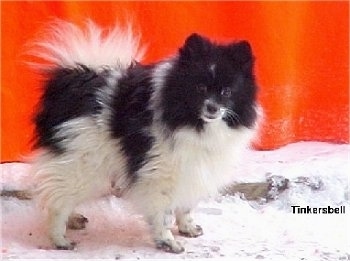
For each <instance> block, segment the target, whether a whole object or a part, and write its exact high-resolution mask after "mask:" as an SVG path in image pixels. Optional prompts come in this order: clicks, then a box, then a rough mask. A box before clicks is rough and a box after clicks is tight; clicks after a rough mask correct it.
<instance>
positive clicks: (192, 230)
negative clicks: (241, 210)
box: [179, 225, 203, 237]
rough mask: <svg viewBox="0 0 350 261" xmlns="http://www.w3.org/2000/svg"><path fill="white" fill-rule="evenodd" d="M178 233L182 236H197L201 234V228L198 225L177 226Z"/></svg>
mask: <svg viewBox="0 0 350 261" xmlns="http://www.w3.org/2000/svg"><path fill="white" fill-rule="evenodd" d="M179 234H180V235H181V236H184V237H199V236H201V235H203V229H202V227H201V226H199V225H195V226H186V227H185V228H181V227H179Z"/></svg>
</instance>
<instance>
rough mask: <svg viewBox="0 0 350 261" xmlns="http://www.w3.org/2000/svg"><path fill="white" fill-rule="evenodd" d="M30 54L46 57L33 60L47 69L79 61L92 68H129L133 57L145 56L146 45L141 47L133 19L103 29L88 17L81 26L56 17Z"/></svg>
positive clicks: (72, 64) (72, 66)
mask: <svg viewBox="0 0 350 261" xmlns="http://www.w3.org/2000/svg"><path fill="white" fill-rule="evenodd" d="M42 39H46V40H42ZM29 54H31V55H34V56H36V57H39V58H41V59H42V60H43V61H46V63H44V64H40V63H35V64H33V65H34V66H36V67H39V68H45V69H47V68H52V67H56V66H60V67H69V68H74V67H76V66H77V64H82V65H85V66H88V67H89V68H92V69H98V68H100V67H103V66H110V67H114V68H127V67H128V66H129V65H130V64H131V63H132V61H133V60H137V61H140V60H141V59H142V56H143V54H144V48H141V47H140V36H139V35H136V34H135V33H134V32H133V28H132V26H131V24H130V23H129V24H127V25H126V26H124V27H122V26H115V27H114V28H109V29H102V28H101V27H99V26H97V25H96V24H94V23H93V22H91V21H90V20H88V21H87V22H86V24H85V28H84V29H82V28H79V27H78V26H77V25H75V24H72V23H69V22H66V21H62V20H58V19H57V20H55V21H54V22H52V24H51V26H49V27H47V29H46V30H45V31H44V32H43V35H42V36H40V41H36V42H34V44H33V45H32V46H31V48H30V51H29ZM47 63H48V64H47Z"/></svg>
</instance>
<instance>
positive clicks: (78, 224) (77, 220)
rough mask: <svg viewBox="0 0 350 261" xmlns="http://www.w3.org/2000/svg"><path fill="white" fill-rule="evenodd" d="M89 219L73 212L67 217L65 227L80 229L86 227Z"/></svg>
mask: <svg viewBox="0 0 350 261" xmlns="http://www.w3.org/2000/svg"><path fill="white" fill-rule="evenodd" d="M88 222H89V220H88V219H87V218H86V217H84V216H83V215H81V214H77V213H73V214H72V215H70V216H69V218H68V223H67V227H68V228H69V229H74V230H80V229H84V228H85V227H86V223H88Z"/></svg>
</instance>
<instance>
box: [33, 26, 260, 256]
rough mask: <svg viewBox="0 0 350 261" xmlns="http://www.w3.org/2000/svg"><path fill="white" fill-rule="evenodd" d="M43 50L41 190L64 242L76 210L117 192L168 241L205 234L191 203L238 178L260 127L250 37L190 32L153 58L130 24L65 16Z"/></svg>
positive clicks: (177, 247) (56, 240)
mask: <svg viewBox="0 0 350 261" xmlns="http://www.w3.org/2000/svg"><path fill="white" fill-rule="evenodd" d="M46 33H47V34H48V35H50V37H47V39H49V40H47V41H45V40H44V41H41V42H37V43H36V44H35V48H34V49H33V54H35V55H36V56H39V57H41V58H42V59H44V60H46V61H47V62H48V63H47V64H45V65H44V66H41V68H42V69H45V71H46V75H47V81H46V84H45V86H44V87H45V88H44V91H43V95H42V97H41V100H40V103H39V107H38V111H37V114H36V116H35V119H34V122H35V126H36V147H37V148H38V151H37V154H36V156H35V159H34V162H33V174H34V175H35V179H36V184H37V188H36V192H37V195H38V199H39V200H40V202H41V204H42V206H43V207H44V208H45V209H47V210H48V222H49V236H50V238H51V240H52V242H53V244H54V245H55V247H56V248H58V249H72V248H73V247H74V244H73V243H72V242H70V241H69V240H68V239H66V238H65V231H66V223H67V220H68V218H69V216H70V215H71V214H72V213H73V211H74V208H75V207H76V206H77V205H78V204H80V203H82V202H84V201H86V200H89V199H91V198H94V197H100V196H103V195H106V193H110V192H111V191H113V190H114V191H115V190H117V191H118V192H119V193H120V194H121V195H122V196H123V198H125V199H127V200H129V201H130V202H131V203H132V204H133V205H134V206H135V208H136V209H137V210H138V211H139V212H140V213H141V214H143V215H144V217H145V219H146V221H147V222H148V223H149V224H150V226H151V231H152V236H153V238H154V241H155V243H156V246H157V247H158V248H161V249H164V250H165V251H170V252H175V253H179V252H182V251H183V250H184V248H183V247H182V246H181V244H180V243H179V242H177V241H176V240H175V239H174V236H173V235H172V232H171V229H172V226H173V223H172V220H173V219H172V217H173V216H175V217H176V222H177V225H178V229H179V232H180V234H183V235H186V236H190V237H196V236H199V235H201V234H202V233H203V231H202V229H201V227H200V226H198V225H196V224H195V223H194V221H193V220H192V218H191V210H192V209H193V208H194V207H195V206H196V204H197V203H198V202H199V201H200V200H201V199H203V198H206V197H208V196H211V195H215V193H216V192H217V191H218V189H219V188H221V187H223V186H224V185H225V184H227V183H228V182H229V181H230V179H231V178H232V175H233V173H232V171H233V167H234V166H235V164H236V163H237V161H238V160H239V158H240V154H241V151H242V149H244V148H245V147H246V146H247V145H248V144H249V142H250V140H251V138H252V136H253V135H254V133H255V129H256V119H257V105H256V101H255V99H256V89H257V87H256V83H255V79H254V75H253V60H254V59H253V55H252V50H251V47H250V45H249V43H248V42H246V41H240V42H233V43H229V44H217V43H214V42H211V41H210V40H208V39H207V38H205V37H203V36H200V35H198V34H192V35H190V36H189V37H188V38H187V39H186V41H185V43H184V45H183V46H182V47H181V48H180V49H179V51H178V53H177V54H175V55H174V56H173V57H171V58H168V59H165V60H163V61H160V62H158V63H155V64H150V65H143V64H140V63H138V62H136V61H140V60H141V56H142V53H143V49H142V48H140V47H139V36H137V35H136V36H135V34H134V33H133V32H132V30H131V27H130V26H127V27H126V28H122V27H116V28H115V29H113V30H109V31H104V30H102V29H101V28H99V27H98V26H96V25H95V24H93V23H92V22H89V23H87V26H86V30H83V29H80V28H79V27H77V26H75V25H73V24H70V23H67V22H63V21H58V22H56V23H54V24H53V25H52V26H51V27H50V28H49V31H47V32H46Z"/></svg>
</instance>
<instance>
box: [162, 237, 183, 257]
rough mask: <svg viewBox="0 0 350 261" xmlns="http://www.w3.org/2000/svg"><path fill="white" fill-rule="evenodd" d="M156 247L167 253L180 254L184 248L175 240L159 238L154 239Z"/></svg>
mask: <svg viewBox="0 0 350 261" xmlns="http://www.w3.org/2000/svg"><path fill="white" fill-rule="evenodd" d="M156 247H157V248H158V249H161V250H163V251H165V252H168V253H175V254H180V253H182V252H184V251H185V248H184V247H183V246H182V245H181V244H180V243H179V242H177V241H175V240H159V241H156Z"/></svg>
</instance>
